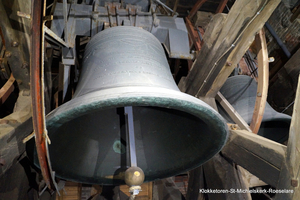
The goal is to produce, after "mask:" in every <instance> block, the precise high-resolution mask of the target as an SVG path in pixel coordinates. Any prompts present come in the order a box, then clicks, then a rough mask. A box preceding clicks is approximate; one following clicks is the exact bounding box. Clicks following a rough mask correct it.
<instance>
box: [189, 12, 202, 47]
mask: <svg viewBox="0 0 300 200" xmlns="http://www.w3.org/2000/svg"><path fill="white" fill-rule="evenodd" d="M185 23H186V28H187V30H188V33H189V35H190V38H191V39H192V41H193V44H194V46H195V49H196V51H200V49H201V40H200V38H199V35H198V32H197V31H196V30H195V28H194V26H193V24H192V22H191V21H190V20H189V18H187V17H186V18H185Z"/></svg>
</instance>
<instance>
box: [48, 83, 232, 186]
mask: <svg viewBox="0 0 300 200" xmlns="http://www.w3.org/2000/svg"><path fill="white" fill-rule="evenodd" d="M124 102H126V103H124ZM124 106H153V107H164V108H170V109H175V110H180V111H184V112H186V113H189V114H191V115H194V116H196V117H198V118H200V119H202V120H203V121H204V122H205V123H206V124H207V125H208V126H210V127H211V128H212V131H214V132H215V133H216V134H215V137H216V138H218V145H217V146H213V148H214V151H212V153H210V154H207V155H206V156H205V157H202V158H201V160H202V162H201V163H198V164H196V165H193V166H190V167H188V168H185V169H184V170H182V171H178V173H176V174H173V173H169V174H167V173H166V174H165V177H159V178H155V179H151V180H148V179H147V177H146V175H145V182H149V181H154V180H157V179H162V178H166V177H170V176H174V175H177V174H180V173H184V172H186V171H189V170H192V169H194V168H196V167H199V166H201V165H202V164H204V163H206V162H207V161H208V160H210V159H211V158H212V157H213V156H214V155H216V154H217V153H219V152H220V151H221V150H222V148H223V147H224V146H225V144H226V142H227V140H228V135H229V130H228V126H227V123H226V122H225V120H224V119H223V117H222V116H221V115H220V114H219V113H218V112H216V111H215V110H214V109H213V108H212V107H210V106H209V105H208V104H206V103H205V102H203V101H202V100H200V99H197V98H195V97H193V96H191V95H188V94H186V93H182V92H180V91H176V90H171V89H166V88H157V87H119V88H112V89H105V90H101V91H96V92H92V93H88V94H85V95H83V96H79V97H76V98H73V99H71V100H70V101H68V102H66V103H65V104H63V105H61V106H60V107H58V108H56V109H54V110H53V111H52V112H50V113H49V114H48V115H47V116H46V120H47V121H46V124H47V129H48V130H49V129H51V131H55V130H56V129H57V128H59V127H60V126H61V125H62V124H64V123H66V122H68V121H70V120H72V119H74V118H76V117H79V116H83V115H85V114H88V113H91V112H93V111H94V110H95V109H97V110H101V109H103V110H104V109H109V108H116V107H124ZM216 122H217V123H216ZM48 134H49V137H50V139H51V132H48ZM49 148H51V145H50V146H49ZM50 159H51V158H50ZM198 160H199V159H198ZM54 170H55V169H54ZM56 176H57V177H60V178H62V179H67V180H73V181H77V182H78V180H74V179H73V178H67V177H61V176H60V175H59V174H56ZM82 183H84V181H83V182H82ZM86 183H88V184H98V182H94V183H93V182H86ZM104 185H105V183H104ZM108 185H110V184H108Z"/></svg>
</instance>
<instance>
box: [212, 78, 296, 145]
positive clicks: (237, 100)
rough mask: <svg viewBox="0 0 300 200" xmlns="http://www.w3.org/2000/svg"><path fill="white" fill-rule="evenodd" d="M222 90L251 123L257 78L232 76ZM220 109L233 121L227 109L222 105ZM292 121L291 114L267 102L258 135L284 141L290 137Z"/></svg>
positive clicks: (222, 113)
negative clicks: (279, 111) (284, 112)
mask: <svg viewBox="0 0 300 200" xmlns="http://www.w3.org/2000/svg"><path fill="white" fill-rule="evenodd" d="M220 92H221V93H222V95H223V96H224V97H225V98H226V99H227V100H228V102H229V103H230V104H231V105H232V106H233V107H234V109H235V110H236V111H237V112H238V113H239V114H240V115H241V117H242V118H243V119H244V120H245V121H246V122H247V123H248V124H249V125H250V123H251V120H252V116H253V111H254V106H255V100H256V93H257V84H256V82H255V80H254V79H253V78H251V77H249V76H245V75H238V76H232V77H230V78H228V79H227V80H226V82H225V84H224V85H223V87H222V88H221V90H220ZM218 110H219V113H220V114H221V115H222V116H223V117H224V118H225V119H226V120H227V121H228V122H231V123H233V120H232V119H231V118H230V117H229V115H228V114H227V113H226V111H225V110H223V109H222V108H221V107H220V106H219V107H218ZM290 122H291V117H290V116H288V115H286V114H282V113H278V112H276V111H275V110H274V109H273V108H272V107H271V106H270V105H269V104H268V103H266V107H265V112H264V116H263V119H262V122H261V126H260V129H259V131H258V135H261V136H263V137H266V138H268V139H271V140H274V141H277V142H281V143H283V142H285V141H286V140H287V139H288V135H289V128H290Z"/></svg>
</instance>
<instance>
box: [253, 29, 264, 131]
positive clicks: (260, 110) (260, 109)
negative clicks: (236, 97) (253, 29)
mask: <svg viewBox="0 0 300 200" xmlns="http://www.w3.org/2000/svg"><path fill="white" fill-rule="evenodd" d="M255 40H256V46H257V50H258V55H257V60H258V66H257V67H258V85H257V93H256V100H255V106H254V111H253V116H252V120H251V123H250V128H251V130H252V132H253V133H255V134H257V133H258V130H259V127H260V124H261V121H262V119H263V116H264V113H265V107H266V102H267V96H268V85H269V61H268V60H269V58H268V50H267V42H266V37H265V33H264V30H263V29H261V30H260V31H259V33H258V34H257V35H256V39H255Z"/></svg>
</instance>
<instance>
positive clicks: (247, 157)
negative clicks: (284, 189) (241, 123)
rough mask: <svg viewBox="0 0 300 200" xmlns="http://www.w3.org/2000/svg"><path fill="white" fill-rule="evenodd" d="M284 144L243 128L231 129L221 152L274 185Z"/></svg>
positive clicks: (284, 148) (283, 156)
mask: <svg viewBox="0 0 300 200" xmlns="http://www.w3.org/2000/svg"><path fill="white" fill-rule="evenodd" d="M285 153H286V146H284V145H281V144H279V143H277V142H274V141H272V140H269V139H266V138H264V137H261V136H259V135H255V134H253V133H251V132H248V131H245V130H231V133H230V137H229V140H228V142H227V144H226V145H225V147H224V148H223V150H222V154H223V155H224V156H225V157H227V158H229V159H231V160H232V161H233V162H235V163H236V164H238V165H240V166H242V167H243V168H245V169H246V170H248V171H249V172H250V173H252V174H254V175H255V176H257V177H258V178H260V179H261V180H263V181H264V182H266V183H268V184H270V185H271V186H273V187H276V185H277V183H278V180H279V174H280V168H281V165H282V162H283V160H284V158H285Z"/></svg>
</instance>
